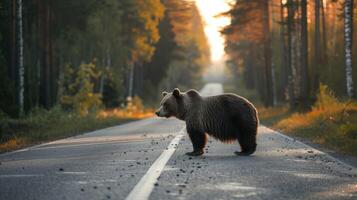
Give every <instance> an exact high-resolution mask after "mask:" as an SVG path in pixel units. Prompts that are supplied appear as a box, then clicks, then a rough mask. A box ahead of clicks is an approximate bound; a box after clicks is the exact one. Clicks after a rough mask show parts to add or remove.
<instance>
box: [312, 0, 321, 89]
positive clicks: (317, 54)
mask: <svg viewBox="0 0 357 200" xmlns="http://www.w3.org/2000/svg"><path fill="white" fill-rule="evenodd" d="M320 3H321V0H315V37H314V40H315V42H314V61H313V63H314V66H313V67H312V70H313V85H312V86H313V91H314V92H316V90H317V88H318V87H319V82H320V81H319V65H320V61H321V42H320V36H321V34H320Z"/></svg>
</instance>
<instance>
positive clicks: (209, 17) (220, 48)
mask: <svg viewBox="0 0 357 200" xmlns="http://www.w3.org/2000/svg"><path fill="white" fill-rule="evenodd" d="M230 1H232V0H196V5H197V7H198V9H199V11H200V13H201V16H202V17H203V20H204V24H205V33H206V36H207V38H208V41H209V44H210V48H211V59H212V62H213V63H214V62H218V61H222V60H224V55H225V53H224V38H223V37H222V35H221V34H220V32H219V31H220V30H221V29H222V27H224V26H226V25H228V24H229V22H230V19H229V18H228V17H215V16H216V15H218V14H220V13H222V12H225V11H228V10H229V4H228V2H230Z"/></svg>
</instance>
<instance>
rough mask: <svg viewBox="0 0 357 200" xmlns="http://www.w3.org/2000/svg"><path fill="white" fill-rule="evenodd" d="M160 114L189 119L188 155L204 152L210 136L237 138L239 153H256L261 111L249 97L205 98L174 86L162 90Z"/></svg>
mask: <svg viewBox="0 0 357 200" xmlns="http://www.w3.org/2000/svg"><path fill="white" fill-rule="evenodd" d="M162 95H163V98H162V100H161V103H160V107H159V109H158V110H157V111H156V112H155V114H156V115H157V116H158V117H166V118H169V117H176V118H177V119H180V120H183V121H185V122H186V130H187V133H188V135H189V138H190V140H191V142H192V146H193V151H192V152H188V153H186V155H189V156H200V155H202V154H204V148H205V145H206V143H207V135H210V136H212V137H214V138H216V139H218V140H220V141H222V142H224V143H229V142H232V141H234V140H238V143H239V145H240V147H241V151H236V152H234V153H235V154H236V155H240V156H248V155H251V154H253V153H254V152H255V150H256V147H257V143H256V136H257V130H258V125H259V119H258V112H257V109H256V108H255V107H254V105H253V104H252V103H250V102H249V101H248V100H247V99H245V98H243V97H241V96H238V95H236V94H232V93H225V94H221V95H216V96H208V97H203V96H201V95H200V94H199V92H197V91H196V90H193V89H191V90H188V91H186V92H181V91H180V90H179V89H178V88H175V89H174V90H173V91H172V92H171V93H168V92H163V93H162Z"/></svg>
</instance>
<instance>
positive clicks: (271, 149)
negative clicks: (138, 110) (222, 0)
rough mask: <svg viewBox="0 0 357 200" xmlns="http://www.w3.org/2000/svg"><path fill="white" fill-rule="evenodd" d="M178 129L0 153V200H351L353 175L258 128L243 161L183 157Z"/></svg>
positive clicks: (214, 146)
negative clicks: (252, 151)
mask: <svg viewBox="0 0 357 200" xmlns="http://www.w3.org/2000/svg"><path fill="white" fill-rule="evenodd" d="M202 93H203V94H204V95H214V94H219V93H222V85H220V84H208V85H206V86H205V87H204V89H203V90H202ZM184 128H185V127H184V123H183V122H180V121H178V120H176V119H161V118H160V119H159V118H150V119H145V120H141V121H136V122H131V123H128V124H125V125H120V126H115V127H111V128H107V129H103V130H99V131H94V132H91V133H88V134H84V135H80V136H76V137H72V138H68V139H64V140H58V141H54V142H51V143H47V144H43V145H39V146H35V147H32V148H28V149H23V150H20V151H15V152H10V153H5V154H0V199H21V200H22V199H152V200H158V199H357V172H356V169H355V168H353V167H351V166H349V165H347V164H344V163H341V162H339V161H338V160H336V159H334V158H332V157H331V156H329V155H327V154H325V153H323V152H321V151H318V150H316V149H313V148H312V147H309V146H307V145H304V144H303V143H301V142H299V141H296V140H294V139H291V138H289V137H286V136H284V135H282V134H280V133H277V132H275V131H273V130H271V129H268V128H266V127H264V126H261V127H260V128H259V133H258V148H257V152H256V153H255V154H254V155H253V156H249V157H238V156H235V155H234V153H233V152H234V151H236V150H239V147H238V144H237V143H233V144H223V143H221V142H218V141H216V140H214V139H210V140H209V142H208V145H207V149H206V151H207V153H206V154H205V155H204V156H201V157H189V156H186V155H185V152H188V151H191V143H190V141H189V139H188V137H187V134H186V132H185V129H184Z"/></svg>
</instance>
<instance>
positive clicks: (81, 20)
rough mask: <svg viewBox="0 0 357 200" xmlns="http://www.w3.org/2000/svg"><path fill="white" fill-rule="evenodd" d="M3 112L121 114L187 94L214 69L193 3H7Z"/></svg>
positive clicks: (1, 55) (0, 6) (0, 22)
mask: <svg viewBox="0 0 357 200" xmlns="http://www.w3.org/2000/svg"><path fill="white" fill-rule="evenodd" d="M0 30H1V31H0V77H1V78H0V97H1V98H0V112H1V113H3V114H4V113H5V114H6V115H10V116H13V117H14V116H23V115H24V114H25V113H27V112H29V111H31V110H32V109H33V108H35V107H44V108H46V109H50V108H52V107H53V106H55V105H58V104H60V105H62V106H63V107H64V108H68V109H74V108H76V107H78V106H79V107H83V106H87V107H91V106H98V105H100V104H104V105H105V106H106V107H114V106H118V105H120V104H123V103H125V102H126V98H127V97H128V96H130V97H132V96H139V97H141V98H144V99H148V100H150V99H151V100H153V99H155V98H157V94H159V92H158V91H159V90H161V89H171V88H173V87H177V86H182V87H185V86H186V87H187V86H188V85H191V84H193V82H192V81H193V80H196V78H197V77H198V76H199V75H200V73H201V72H202V69H203V67H204V66H206V65H207V63H208V62H209V57H210V55H209V48H208V44H207V41H206V37H205V35H204V32H203V23H202V19H201V16H200V15H199V12H198V10H197V8H196V6H195V4H194V2H190V1H176V0H161V1H160V0H145V1H142V0H76V1H69V0H65V1H63V0H61V1H60V0H28V1H23V0H0Z"/></svg>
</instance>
